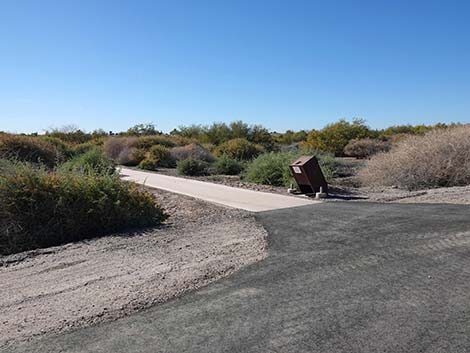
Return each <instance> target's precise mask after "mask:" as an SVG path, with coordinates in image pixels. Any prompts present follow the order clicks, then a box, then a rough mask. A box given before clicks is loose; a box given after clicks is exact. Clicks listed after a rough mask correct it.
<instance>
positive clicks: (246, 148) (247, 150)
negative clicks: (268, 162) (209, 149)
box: [215, 138, 264, 160]
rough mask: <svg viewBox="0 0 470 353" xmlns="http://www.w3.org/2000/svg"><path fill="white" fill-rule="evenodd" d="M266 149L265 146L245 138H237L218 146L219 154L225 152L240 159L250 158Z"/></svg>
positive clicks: (217, 153) (217, 151) (217, 152)
mask: <svg viewBox="0 0 470 353" xmlns="http://www.w3.org/2000/svg"><path fill="white" fill-rule="evenodd" d="M263 151H264V148H263V147H262V146H260V145H257V144H255V143H253V142H250V141H248V140H246V139H244V138H236V139H233V140H230V141H227V142H225V143H223V144H221V145H220V146H219V147H217V148H216V150H215V153H216V155H217V156H222V155H223V154H225V155H227V156H229V157H231V158H235V159H238V160H250V159H253V158H255V157H257V156H258V155H260V154H261V153H262V152H263Z"/></svg>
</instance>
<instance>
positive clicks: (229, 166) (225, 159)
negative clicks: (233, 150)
mask: <svg viewBox="0 0 470 353" xmlns="http://www.w3.org/2000/svg"><path fill="white" fill-rule="evenodd" d="M214 168H215V171H216V173H217V174H223V175H238V174H240V173H241V172H242V171H243V169H244V165H243V163H242V162H240V161H239V160H237V159H234V158H231V157H229V156H227V155H225V154H223V155H222V156H220V157H219V159H218V160H217V161H216V162H215V163H214Z"/></svg>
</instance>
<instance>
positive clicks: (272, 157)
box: [245, 152, 336, 187]
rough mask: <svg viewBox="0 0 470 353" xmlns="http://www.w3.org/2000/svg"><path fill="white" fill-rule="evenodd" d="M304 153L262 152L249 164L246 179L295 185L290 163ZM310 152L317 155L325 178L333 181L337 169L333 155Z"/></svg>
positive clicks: (287, 185)
mask: <svg viewBox="0 0 470 353" xmlns="http://www.w3.org/2000/svg"><path fill="white" fill-rule="evenodd" d="M304 153H305V152H296V153H294V152H271V153H265V154H262V155H260V156H259V157H257V158H256V159H254V160H253V161H252V162H251V163H249V164H248V166H247V169H246V175H245V179H246V180H247V181H250V182H253V183H257V184H265V185H274V186H286V187H290V186H291V185H293V186H295V181H294V178H293V177H292V175H291V173H290V171H289V165H290V164H291V163H292V162H294V161H295V160H296V159H297V158H299V157H300V156H301V155H302V154H304ZM309 154H313V155H315V156H316V157H317V159H318V162H319V164H320V167H321V169H322V171H323V174H324V175H325V178H326V179H327V180H330V181H331V179H332V178H333V177H334V176H335V171H336V161H335V159H334V158H333V156H332V155H329V154H325V153H318V152H316V153H315V152H313V153H312V152H310V153H309Z"/></svg>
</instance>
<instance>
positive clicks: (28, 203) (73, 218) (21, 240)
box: [0, 160, 166, 254]
mask: <svg viewBox="0 0 470 353" xmlns="http://www.w3.org/2000/svg"><path fill="white" fill-rule="evenodd" d="M75 163H76V164H74V165H75V166H76V165H78V164H79V162H78V160H77V161H76V162H75ZM165 218H166V215H165V213H164V212H163V210H162V209H161V208H160V207H159V206H158V205H156V204H155V201H154V198H153V196H152V195H151V194H150V193H148V192H145V191H142V190H140V189H139V188H138V187H137V186H136V185H135V184H132V183H128V182H124V181H122V180H121V179H120V178H119V176H118V175H117V174H116V173H101V172H100V168H99V169H98V170H97V171H95V172H90V170H89V169H87V168H64V169H61V170H57V171H50V170H48V169H46V168H45V167H44V166H40V165H33V164H30V163H24V162H11V161H5V160H3V161H2V163H0V224H1V225H0V253H1V254H9V253H14V252H19V251H24V250H30V249H35V248H42V247H48V246H54V245H59V244H63V243H68V242H74V241H79V240H82V239H87V238H93V237H98V236H103V235H107V234H111V233H114V232H118V231H122V230H125V229H128V228H133V227H146V226H154V225H158V224H160V223H161V222H163V221H164V220H165Z"/></svg>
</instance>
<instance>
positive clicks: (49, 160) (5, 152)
mask: <svg viewBox="0 0 470 353" xmlns="http://www.w3.org/2000/svg"><path fill="white" fill-rule="evenodd" d="M0 158H3V159H11V160H18V161H24V162H30V163H36V164H38V163H42V164H44V165H45V166H47V167H48V168H53V167H54V165H55V164H56V162H57V161H60V160H61V159H62V156H61V154H60V153H59V151H58V150H57V148H56V147H55V146H54V145H52V144H51V143H49V142H47V141H45V140H43V139H41V138H38V137H28V136H20V135H9V134H5V135H1V136H0Z"/></svg>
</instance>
